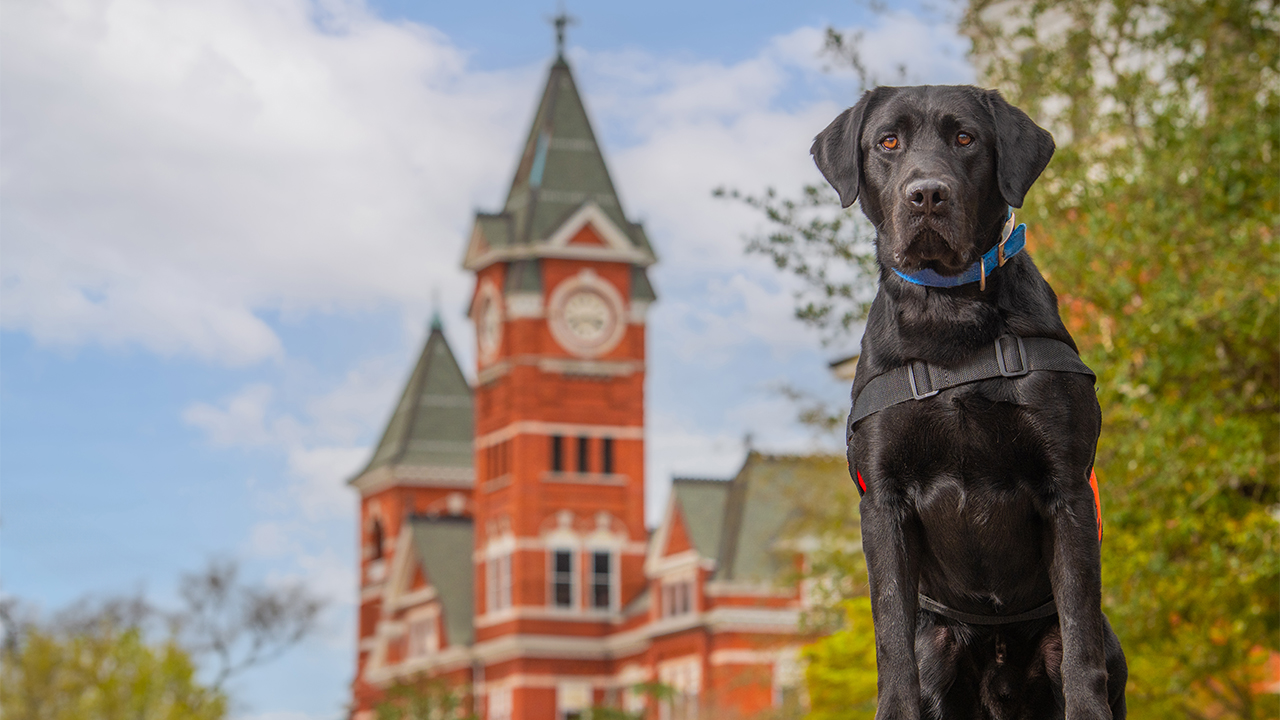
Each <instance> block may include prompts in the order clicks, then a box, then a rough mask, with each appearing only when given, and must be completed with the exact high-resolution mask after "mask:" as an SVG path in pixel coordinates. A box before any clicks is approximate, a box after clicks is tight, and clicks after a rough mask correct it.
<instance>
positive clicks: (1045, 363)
mask: <svg viewBox="0 0 1280 720" xmlns="http://www.w3.org/2000/svg"><path fill="white" fill-rule="evenodd" d="M1037 370H1052V371H1055V372H1069V373H1078V374H1080V375H1088V376H1089V377H1091V378H1092V377H1095V375H1094V374H1093V371H1092V370H1090V369H1089V366H1088V365H1085V364H1084V361H1083V360H1081V359H1080V356H1079V355H1078V354H1076V351H1075V350H1072V349H1071V346H1070V345H1068V344H1066V343H1064V342H1062V341H1060V340H1054V339H1052V338H1040V337H1031V338H1022V337H1018V336H1016V335H1004V336H1001V337H999V338H997V339H996V341H995V345H994V346H993V347H992V348H989V349H987V350H985V351H983V352H979V353H977V354H975V355H974V356H973V357H971V358H969V359H968V360H966V361H965V362H963V363H961V364H959V365H957V366H955V367H941V366H939V365H930V364H929V363H926V362H924V361H923V360H912V361H910V362H909V363H907V364H906V365H903V366H901V367H896V368H894V369H892V370H890V371H889V372H886V373H883V374H881V375H877V376H875V377H873V378H871V380H870V381H868V382H867V384H866V385H864V386H863V387H862V391H861V392H859V393H858V396H857V397H855V398H854V399H853V411H852V413H851V414H850V415H849V428H850V431H852V428H853V426H854V425H855V424H856V423H857V422H858V421H859V420H861V419H863V418H865V417H867V416H868V415H873V414H875V413H878V412H880V411H881V410H884V409H885V408H888V407H892V406H894V405H897V404H898V403H903V402H906V401H908V400H923V399H925V398H927V397H933V396H934V395H937V394H938V393H939V392H942V391H943V390H947V389H950V388H953V387H959V386H960V385H967V384H969V383H974V382H978V381H980V380H990V379H991V378H998V377H1007V378H1013V377H1021V376H1023V375H1026V374H1027V373H1031V372H1035V371H1037Z"/></svg>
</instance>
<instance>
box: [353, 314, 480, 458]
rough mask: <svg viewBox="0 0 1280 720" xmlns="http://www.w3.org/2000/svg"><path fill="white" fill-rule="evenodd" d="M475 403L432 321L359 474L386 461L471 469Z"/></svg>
mask: <svg viewBox="0 0 1280 720" xmlns="http://www.w3.org/2000/svg"><path fill="white" fill-rule="evenodd" d="M473 404H474V401H473V399H472V396H471V386H470V385H468V384H467V379H466V377H465V376H464V375H463V374H462V369H461V368H459V367H458V361H457V360H456V359H455V358H454V356H453V351H452V350H450V349H449V343H448V341H446V340H445V337H444V332H443V330H442V329H441V327H440V324H439V323H438V322H433V323H432V326H431V334H430V335H429V336H428V337H427V343H426V346H424V347H423V349H422V355H421V356H419V358H418V364H417V365H416V366H414V368H413V373H412V374H411V375H410V376H409V382H408V383H407V384H406V385H405V388H404V392H403V393H401V395H400V402H399V403H397V404H396V409H395V412H393V413H392V414H391V419H390V420H389V421H388V422H387V428H386V430H384V431H383V433H382V440H380V441H379V442H378V447H377V449H376V450H374V452H373V457H372V458H371V459H370V460H369V465H368V466H367V467H365V469H364V470H361V471H360V473H359V475H363V474H365V473H367V472H369V471H370V470H374V469H376V468H379V467H383V466H385V465H413V466H427V467H443V468H471V467H472V463H473V461H474V455H473V451H472V437H473V435H474V432H475V426H474V423H473V421H472V407H473ZM359 475H357V477H359Z"/></svg>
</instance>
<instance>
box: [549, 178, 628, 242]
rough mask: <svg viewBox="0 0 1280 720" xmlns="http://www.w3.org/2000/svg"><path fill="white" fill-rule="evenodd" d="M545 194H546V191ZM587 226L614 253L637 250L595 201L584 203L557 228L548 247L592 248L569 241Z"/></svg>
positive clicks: (550, 237)
mask: <svg viewBox="0 0 1280 720" xmlns="http://www.w3.org/2000/svg"><path fill="white" fill-rule="evenodd" d="M543 192H544V193H545V192H546V191H543ZM587 225H591V226H592V227H593V228H594V229H595V231H596V234H597V235H599V236H600V239H601V240H603V241H604V242H605V245H606V247H608V249H610V250H612V251H613V252H614V253H619V252H621V253H626V252H630V251H631V250H634V249H635V245H633V244H632V243H631V238H629V237H627V234H626V233H624V232H623V231H622V228H620V227H618V226H617V225H616V224H614V222H613V220H611V219H610V218H609V215H608V214H606V213H605V211H604V210H602V209H600V206H599V205H597V204H596V203H595V202H594V201H590V200H588V201H587V202H585V203H583V204H582V206H581V207H579V208H578V210H577V212H575V213H574V214H572V215H570V216H569V219H568V220H565V221H564V222H563V223H561V225H560V227H558V228H556V231H555V232H554V233H552V234H551V235H550V236H549V237H547V239H546V243H547V246H548V247H550V248H555V249H565V248H579V247H590V246H581V245H576V246H575V245H570V244H569V241H570V240H572V239H573V238H574V236H575V235H577V234H578V233H579V232H580V231H581V230H582V228H584V227H586V226H587ZM611 254H612V253H611Z"/></svg>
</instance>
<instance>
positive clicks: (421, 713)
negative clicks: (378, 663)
mask: <svg viewBox="0 0 1280 720" xmlns="http://www.w3.org/2000/svg"><path fill="white" fill-rule="evenodd" d="M469 695H470V693H469V692H468V691H467V689H466V688H465V687H458V686H455V685H451V684H449V683H448V682H447V681H446V680H444V679H443V678H438V677H429V676H427V675H419V676H416V677H414V678H411V679H408V680H400V681H397V682H396V683H395V684H394V685H392V686H391V687H389V688H387V691H386V694H385V695H384V696H383V698H382V700H380V701H379V702H378V705H377V706H376V707H375V708H374V716H375V717H376V718H377V720H476V718H477V716H476V715H475V714H474V713H468V712H466V711H465V710H464V708H465V707H466V705H467V698H468V697H469Z"/></svg>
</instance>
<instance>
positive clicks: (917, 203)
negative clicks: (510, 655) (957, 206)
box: [907, 178, 951, 214]
mask: <svg viewBox="0 0 1280 720" xmlns="http://www.w3.org/2000/svg"><path fill="white" fill-rule="evenodd" d="M949 197H951V188H950V187H949V186H948V185H947V183H946V182H944V181H942V180H938V179H936V178H929V179H925V180H917V181H915V182H913V183H911V184H910V185H908V186H907V202H910V203H911V207H912V209H913V210H915V211H916V212H922V213H926V214H928V213H933V212H937V210H938V208H940V207H942V205H943V204H944V203H946V202H947V198H949Z"/></svg>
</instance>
